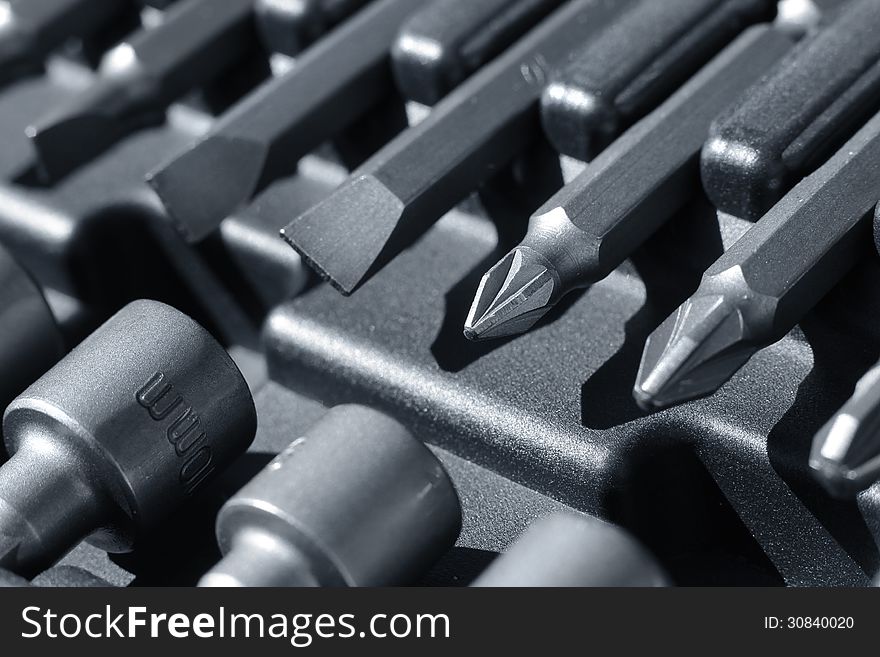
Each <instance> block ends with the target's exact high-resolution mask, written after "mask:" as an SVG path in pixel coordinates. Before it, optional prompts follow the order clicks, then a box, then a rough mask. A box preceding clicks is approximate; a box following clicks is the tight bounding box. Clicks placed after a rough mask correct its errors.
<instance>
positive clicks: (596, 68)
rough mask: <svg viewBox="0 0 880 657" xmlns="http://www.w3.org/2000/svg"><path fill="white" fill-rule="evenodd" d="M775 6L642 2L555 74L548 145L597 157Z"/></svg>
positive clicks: (735, 0)
mask: <svg viewBox="0 0 880 657" xmlns="http://www.w3.org/2000/svg"><path fill="white" fill-rule="evenodd" d="M775 10H776V3H775V2H773V1H772V0H729V1H728V0H666V1H665V2H655V0H641V2H640V3H639V4H638V5H636V6H634V7H633V8H631V9H630V10H629V11H628V12H627V13H626V14H624V15H623V16H621V18H620V20H619V21H617V22H616V23H615V24H614V25H612V26H611V27H610V28H609V29H607V30H606V31H605V32H603V33H602V35H601V36H600V37H599V38H597V39H595V40H594V41H592V42H591V43H589V44H587V46H586V47H584V48H583V49H582V50H581V51H580V52H579V53H578V54H577V55H576V56H575V59H574V61H572V62H571V63H570V64H569V65H568V66H565V67H564V68H562V70H561V71H559V72H557V73H556V74H554V75H553V76H552V78H551V81H550V84H549V85H547V88H546V89H545V90H544V94H543V96H542V97H541V120H542V123H543V125H544V132H545V133H546V134H547V137H548V138H549V140H550V143H551V144H553V146H554V148H556V150H557V151H559V152H560V153H563V154H565V155H570V156H571V157H575V158H577V159H579V160H584V161H588V160H590V159H592V158H593V157H595V155H596V154H597V153H598V152H599V151H601V150H602V149H603V148H605V147H606V146H607V145H608V144H610V143H611V142H612V141H614V139H615V138H616V137H617V136H618V135H619V134H620V133H621V132H623V131H624V130H625V129H626V128H628V127H629V126H630V125H632V124H633V123H634V122H635V121H637V120H638V119H640V118H642V117H643V116H644V115H645V114H647V113H648V112H650V111H651V110H652V109H654V108H655V107H656V106H657V105H659V104H660V103H661V102H662V101H663V100H664V99H665V98H667V97H668V96H669V94H671V93H672V92H673V91H675V90H676V89H678V87H679V86H681V84H682V83H683V82H685V81H686V80H687V79H688V78H689V77H690V76H691V75H693V74H694V73H696V72H697V70H698V69H699V68H700V67H701V66H703V65H704V64H705V63H706V62H708V61H709V60H710V59H711V58H712V57H713V56H714V55H715V54H717V53H718V52H719V51H720V50H721V49H722V48H724V46H725V45H727V43H729V42H730V41H731V40H733V39H734V38H735V37H736V36H737V35H738V34H739V33H740V32H741V31H742V30H743V29H744V28H745V27H747V26H748V25H750V24H752V23H757V22H759V21H765V20H769V19H770V18H772V17H773V15H774V13H775Z"/></svg>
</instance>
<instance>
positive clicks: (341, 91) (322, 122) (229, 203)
mask: <svg viewBox="0 0 880 657" xmlns="http://www.w3.org/2000/svg"><path fill="white" fill-rule="evenodd" d="M423 4H424V0H380V1H379V2H375V3H372V4H370V5H369V6H368V7H367V8H365V9H364V10H363V11H361V12H359V13H358V14H357V15H356V16H354V17H352V18H351V19H350V20H348V21H346V22H345V23H344V24H343V25H341V26H340V27H339V28H337V29H336V30H334V31H333V32H332V33H331V34H329V35H328V36H326V37H325V38H323V39H321V40H320V41H319V42H318V43H316V44H315V45H314V46H313V47H312V48H310V49H309V50H307V51H306V52H305V53H304V54H303V55H302V57H301V58H300V59H298V60H297V61H296V64H295V65H294V67H293V68H292V69H291V70H290V71H288V72H287V73H286V74H284V75H282V76H281V77H279V78H276V79H274V80H271V81H269V82H267V83H266V84H264V85H263V86H262V87H261V88H260V89H258V90H257V91H255V92H254V93H252V94H251V95H250V96H248V97H247V98H246V99H244V100H243V101H242V102H240V103H238V104H237V105H236V106H235V107H234V108H233V109H231V110H230V111H229V112H228V113H227V114H226V115H225V116H223V118H222V119H221V120H220V121H218V123H217V124H216V126H215V127H214V128H213V129H212V130H211V131H210V132H209V133H208V134H207V135H206V136H205V137H203V138H202V139H200V140H199V141H197V142H196V143H195V144H193V145H192V146H191V147H190V148H188V149H187V150H186V151H184V153H183V154H182V155H180V156H179V157H177V158H175V159H174V160H172V161H171V162H170V163H168V164H167V165H165V166H163V167H162V168H160V169H159V170H158V171H156V172H154V173H152V174H150V176H149V177H148V182H149V183H150V185H152V187H153V188H154V189H155V190H156V192H157V193H158V194H159V197H160V198H161V199H162V202H163V203H164V205H165V208H166V210H167V211H168V214H169V215H170V217H171V219H172V220H173V221H174V224H175V226H176V227H177V228H178V230H179V231H180V232H181V233H182V234H183V235H184V236H185V237H186V238H187V239H189V240H192V241H196V240H200V239H202V238H204V237H205V236H207V235H208V234H209V233H210V232H211V231H213V230H214V229H216V228H217V226H219V225H220V222H221V221H223V219H225V218H226V217H228V216H229V215H230V214H232V213H233V212H234V211H235V210H237V209H239V208H240V207H241V206H242V205H244V204H245V203H247V202H248V201H250V200H251V199H252V198H253V196H254V195H255V194H256V193H257V192H259V191H260V190H262V189H263V188H265V187H266V186H267V185H268V184H269V183H271V182H273V181H274V180H276V179H278V178H279V177H282V176H285V175H288V174H290V173H292V172H293V170H294V169H295V167H296V163H297V161H298V160H299V158H301V157H302V156H303V155H306V154H307V153H308V152H309V151H310V150H312V149H314V148H315V147H317V146H319V145H320V144H321V143H322V142H324V141H326V140H327V139H329V138H330V137H332V136H333V135H334V134H335V133H336V132H338V131H339V130H341V129H342V128H344V127H346V126H347V125H349V124H350V123H351V122H353V121H354V120H355V119H356V118H358V117H359V116H361V115H363V114H364V112H366V111H367V110H368V109H369V108H370V107H372V106H373V105H375V104H376V103H377V102H379V100H381V99H382V98H384V97H385V96H386V95H387V93H388V92H389V90H390V89H391V72H390V67H389V64H388V53H389V50H390V48H391V43H392V42H393V40H394V35H395V34H396V33H397V29H398V28H399V27H400V25H401V23H402V22H403V21H404V19H405V18H406V17H407V16H409V15H410V13H411V12H412V11H413V10H415V9H417V8H418V7H420V6H422V5H423Z"/></svg>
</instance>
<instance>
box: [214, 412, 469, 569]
mask: <svg viewBox="0 0 880 657" xmlns="http://www.w3.org/2000/svg"><path fill="white" fill-rule="evenodd" d="M460 528H461V507H460V504H459V501H458V495H457V494H456V492H455V489H454V488H453V486H452V482H451V481H450V480H449V477H448V476H447V474H446V471H445V470H444V469H443V466H442V465H441V464H440V462H439V461H438V460H437V458H436V457H435V456H434V455H433V453H432V452H431V451H430V450H429V449H428V448H427V447H426V446H425V445H424V444H423V443H421V442H420V441H418V440H416V439H415V438H414V437H413V436H412V435H411V434H410V433H409V432H408V431H407V430H406V429H405V428H404V427H402V426H401V425H400V424H398V423H397V422H396V421H394V420H392V419H391V418H389V417H387V416H385V415H383V414H382V413H379V412H378V411H374V410H372V409H370V408H366V407H364V406H353V405H345V406H337V407H335V408H333V409H331V410H330V411H328V412H327V414H326V415H325V416H324V417H323V418H322V419H321V420H320V421H318V423H317V424H316V425H315V426H313V427H312V428H311V429H310V430H309V431H307V432H306V434H305V435H304V436H302V437H300V438H297V439H296V440H295V441H293V443H291V445H290V446H289V447H288V448H287V449H286V450H285V451H284V452H282V453H281V454H280V455H279V456H278V457H277V458H276V459H275V460H274V461H272V463H270V464H269V465H268V466H267V467H266V468H265V469H264V470H263V471H262V472H261V473H260V474H258V475H257V476H256V477H255V478H254V479H253V480H252V481H251V482H250V483H249V484H247V485H246V486H245V487H244V488H243V489H242V490H241V491H239V492H238V493H237V494H236V495H234V496H233V497H232V498H231V499H230V500H229V501H228V502H227V503H226V504H225V505H224V506H223V508H222V509H221V510H220V513H219V515H218V516H217V538H218V541H219V543H220V549H221V551H222V552H223V554H224V555H225V556H224V557H223V559H222V561H220V563H218V564H217V565H216V566H215V567H214V568H213V569H211V571H209V572H208V573H207V574H206V575H205V576H204V577H203V578H202V580H201V582H200V586H388V585H394V584H405V583H411V582H412V581H413V580H414V578H416V577H418V576H420V575H422V574H424V572H425V570H427V568H429V567H430V566H431V565H432V564H433V563H434V561H436V560H437V559H438V558H439V557H440V556H442V555H443V554H444V553H445V552H446V551H447V550H449V549H450V548H451V547H452V546H453V544H454V543H455V540H456V538H457V537H458V533H459V530H460Z"/></svg>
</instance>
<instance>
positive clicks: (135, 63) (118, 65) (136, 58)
mask: <svg viewBox="0 0 880 657" xmlns="http://www.w3.org/2000/svg"><path fill="white" fill-rule="evenodd" d="M255 43H256V38H255V31H254V24H253V0H223V2H214V1H213V0H185V1H183V2H180V3H179V4H176V5H174V6H173V7H172V8H171V9H169V10H168V12H167V15H166V17H165V20H164V21H163V22H162V23H161V24H160V25H157V26H156V27H153V28H147V29H143V30H141V31H139V32H138V33H136V34H135V35H134V36H133V37H132V38H131V39H130V40H128V41H126V42H124V43H122V44H120V45H118V46H117V47H115V48H114V49H113V50H111V51H110V52H109V53H108V54H107V55H106V56H105V57H104V59H103V61H102V62H101V67H100V70H99V74H98V78H97V80H96V81H95V82H94V83H93V84H92V86H91V87H90V88H89V89H88V90H86V91H85V92H83V93H82V94H79V95H77V96H75V97H74V98H72V99H71V100H70V102H69V103H66V104H63V105H62V106H61V107H59V108H57V109H54V110H52V111H51V112H49V113H48V114H47V115H46V116H45V117H43V118H41V119H39V120H37V121H36V123H34V124H32V125H30V126H29V127H28V128H27V135H28V137H30V138H31V140H32V141H33V144H34V146H35V148H36V150H37V156H38V160H39V169H40V171H41V173H42V174H43V176H44V177H45V178H46V179H47V180H50V181H52V180H56V179H58V178H60V177H62V176H64V175H66V174H68V173H70V172H71V171H72V170H74V169H75V168H77V167H78V166H80V165H82V164H84V163H85V162H88V161H89V160H91V159H93V158H94V157H95V156H97V155H99V154H101V153H102V152H104V151H105V150H107V149H108V148H110V147H111V146H112V145H113V144H115V143H116V142H118V141H119V140H120V139H122V138H123V137H125V136H127V135H128V134H130V133H131V132H132V131H134V130H136V129H138V128H141V127H143V126H146V125H150V124H154V123H160V122H161V121H163V120H164V117H165V110H166V109H167V107H168V105H170V104H171V103H172V102H174V101H175V100H177V99H179V98H180V97H181V96H183V95H184V94H186V93H187V92H189V91H191V90H193V89H196V88H198V87H199V86H202V85H204V84H205V83H207V82H210V81H211V80H212V79H213V78H215V77H216V76H218V75H219V74H221V73H222V72H223V71H224V70H226V69H227V68H228V67H229V66H231V65H232V64H233V63H235V62H236V61H238V60H239V59H240V58H241V57H242V56H243V55H245V54H246V53H247V52H248V51H249V48H250V47H251V46H252V45H253V44H255Z"/></svg>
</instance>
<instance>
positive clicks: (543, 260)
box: [464, 25, 792, 340]
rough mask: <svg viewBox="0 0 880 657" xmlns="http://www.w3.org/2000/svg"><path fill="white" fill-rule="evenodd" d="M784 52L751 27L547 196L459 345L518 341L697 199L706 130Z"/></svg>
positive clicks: (483, 289) (776, 40) (780, 39)
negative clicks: (467, 341) (514, 337)
mask: <svg viewBox="0 0 880 657" xmlns="http://www.w3.org/2000/svg"><path fill="white" fill-rule="evenodd" d="M791 46H792V41H791V40H790V39H789V38H788V37H787V36H785V35H783V34H782V33H781V32H778V31H776V30H773V29H772V28H770V27H768V26H767V25H757V26H754V27H752V28H749V30H747V31H746V32H745V33H744V34H742V35H741V36H740V37H739V38H738V39H737V40H736V41H734V42H733V43H732V44H730V46H729V47H728V48H726V49H725V50H724V51H722V53H721V54H719V55H718V56H717V57H716V58H715V59H714V60H713V61H712V62H710V63H709V64H708V65H707V66H706V67H704V68H703V69H702V70H701V71H700V72H699V73H698V74H697V75H696V76H694V77H693V78H692V79H691V80H690V81H688V82H687V83H686V84H685V85H684V86H683V87H682V88H681V89H679V90H678V91H677V92H676V93H675V94H673V95H672V96H671V97H670V98H669V99H668V100H667V101H666V102H665V103H663V104H662V105H661V106H660V107H659V108H657V109H656V110H655V111H654V112H652V113H651V114H649V115H648V116H647V117H646V118H644V119H642V120H641V121H640V122H639V123H637V124H636V125H634V126H633V127H632V128H630V129H629V130H628V131H627V132H626V133H625V134H624V135H623V136H621V137H620V138H619V139H618V140H617V141H615V142H614V143H613V144H612V145H611V146H610V147H609V148H608V149H606V150H605V151H603V152H602V153H601V154H600V155H599V156H598V157H597V158H596V159H595V160H594V161H593V162H592V163H591V164H589V165H588V166H587V168H586V169H585V170H584V171H583V172H582V173H581V174H580V175H579V176H578V177H577V178H575V180H573V181H572V182H571V183H569V184H568V185H566V186H565V187H563V188H562V189H561V190H560V191H559V192H557V193H556V194H555V195H554V196H553V197H551V198H550V199H549V200H548V201H547V202H546V203H545V204H544V205H543V206H542V207H540V208H539V209H538V210H537V211H536V212H535V214H533V215H532V217H531V219H530V221H529V228H528V231H527V233H526V237H525V238H524V239H523V241H522V242H520V244H519V245H518V246H517V247H516V248H514V249H513V250H512V251H511V252H510V253H508V254H507V255H506V256H505V257H504V258H502V259H501V260H500V261H499V262H498V264H496V265H495V266H494V267H492V268H491V269H490V270H489V271H488V272H487V273H486V275H485V276H483V279H482V281H481V282H480V286H479V288H478V290H477V294H476V297H475V299H474V302H473V304H472V306H471V309H470V312H469V314H468V317H467V320H466V322H465V327H464V334H465V336H466V337H468V338H469V339H471V340H480V339H487V338H498V337H504V336H509V335H515V334H517V333H522V332H525V331H527V330H529V329H530V328H531V327H532V326H533V325H534V324H535V323H536V322H537V321H538V320H539V319H540V318H541V317H543V316H544V315H545V314H546V313H547V312H548V311H549V310H550V309H551V308H552V307H553V306H554V305H555V304H556V303H557V302H558V301H559V300H560V299H561V298H562V297H563V296H564V295H566V294H568V293H569V292H570V291H572V290H574V289H577V288H583V287H587V286H588V285H591V284H592V283H595V282H596V281H599V280H601V279H603V278H605V276H607V275H608V274H610V273H611V272H612V271H613V270H614V269H615V268H616V267H617V266H618V265H620V264H621V263H622V262H623V261H624V260H625V259H626V258H627V257H629V256H630V255H631V253H632V252H633V251H634V250H635V249H636V247H638V246H639V245H640V244H641V243H642V242H643V241H645V240H646V239H647V238H648V237H649V236H650V235H651V234H652V233H653V232H654V231H656V230H657V229H658V228H659V227H660V226H661V225H662V224H663V223H664V222H665V221H667V220H668V219H669V218H670V217H671V216H672V215H673V214H674V213H675V212H676V211H678V210H679V209H681V208H682V207H683V206H684V205H685V203H686V202H687V201H688V200H689V199H691V198H693V196H694V195H695V194H696V193H697V192H698V190H699V171H698V161H699V154H700V148H701V147H702V145H703V142H704V141H705V139H706V135H707V134H708V130H709V125H710V123H711V122H712V120H713V119H714V118H715V116H717V115H718V112H720V111H723V110H724V109H725V108H726V107H727V106H728V105H729V104H730V103H732V102H734V101H735V100H736V98H737V96H738V95H739V94H740V93H742V92H743V91H745V90H746V89H748V88H749V86H750V85H752V84H753V83H754V82H756V81H757V80H758V79H759V78H760V77H761V75H762V74H763V72H765V71H767V70H768V69H769V68H770V67H771V66H773V64H774V63H775V62H778V61H779V60H780V59H781V58H782V57H783V55H784V54H785V53H786V52H788V50H789V49H790V48H791Z"/></svg>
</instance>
